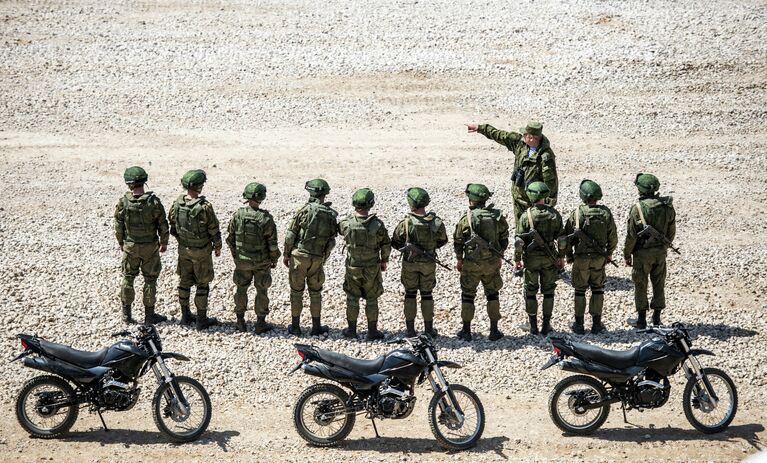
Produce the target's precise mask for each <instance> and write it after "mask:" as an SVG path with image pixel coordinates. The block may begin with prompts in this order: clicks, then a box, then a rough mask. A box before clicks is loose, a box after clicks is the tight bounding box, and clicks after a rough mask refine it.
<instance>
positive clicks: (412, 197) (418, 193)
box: [407, 187, 431, 209]
mask: <svg viewBox="0 0 767 463" xmlns="http://www.w3.org/2000/svg"><path fill="white" fill-rule="evenodd" d="M430 202H431V198H429V193H427V192H426V190H424V189H423V188H418V187H413V188H408V190H407V203H408V204H409V205H410V207H411V208H413V209H418V208H421V207H426V206H428V205H429V203H430Z"/></svg>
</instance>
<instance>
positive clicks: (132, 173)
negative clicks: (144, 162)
mask: <svg viewBox="0 0 767 463" xmlns="http://www.w3.org/2000/svg"><path fill="white" fill-rule="evenodd" d="M123 178H124V179H125V183H145V182H146V181H147V180H148V179H149V175H147V173H146V171H145V170H144V169H142V168H141V167H139V166H133V167H128V168H127V169H125V173H124V174H123Z"/></svg>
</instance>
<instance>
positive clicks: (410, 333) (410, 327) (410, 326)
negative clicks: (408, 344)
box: [405, 320, 416, 338]
mask: <svg viewBox="0 0 767 463" xmlns="http://www.w3.org/2000/svg"><path fill="white" fill-rule="evenodd" d="M405 327H407V337H408V338H414V337H416V332H415V320H405Z"/></svg>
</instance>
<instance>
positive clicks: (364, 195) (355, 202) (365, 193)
mask: <svg viewBox="0 0 767 463" xmlns="http://www.w3.org/2000/svg"><path fill="white" fill-rule="evenodd" d="M375 203H376V199H375V196H374V195H373V192H372V191H371V190H370V188H360V189H359V190H357V191H355V192H354V194H353V195H352V206H354V207H355V208H360V209H370V208H371V207H373V205H375Z"/></svg>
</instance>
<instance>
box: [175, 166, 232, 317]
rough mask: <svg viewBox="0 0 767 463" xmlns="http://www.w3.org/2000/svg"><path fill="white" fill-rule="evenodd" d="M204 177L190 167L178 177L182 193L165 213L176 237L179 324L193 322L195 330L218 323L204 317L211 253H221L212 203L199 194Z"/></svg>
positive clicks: (219, 232) (210, 269)
mask: <svg viewBox="0 0 767 463" xmlns="http://www.w3.org/2000/svg"><path fill="white" fill-rule="evenodd" d="M206 180H207V176H206V175H205V172H204V171H202V170H190V171H189V172H187V173H185V174H184V176H183V177H182V178H181V186H183V187H184V188H186V190H187V191H186V194H185V195H180V196H179V197H178V198H177V199H176V202H175V203H173V207H171V209H170V212H169V213H168V221H169V222H170V234H171V235H173V236H175V237H176V239H177V240H178V266H177V267H176V273H178V301H179V304H180V305H181V324H182V325H191V324H192V323H196V326H197V329H198V330H200V331H201V330H204V329H206V328H208V327H209V326H212V325H216V324H218V320H216V319H215V318H213V317H208V292H209V291H210V287H209V284H210V282H211V281H213V256H212V255H211V253H215V254H216V257H218V256H220V255H221V231H220V229H219V223H218V219H217V218H216V214H215V212H213V206H212V205H211V204H210V203H209V202H208V200H207V199H205V196H202V195H200V193H201V192H202V187H203V185H204V184H205V181H206ZM192 286H196V287H197V289H196V291H195V294H194V305H195V307H196V308H197V317H196V319H195V317H193V316H192V312H191V311H190V310H189V298H190V296H191V288H192Z"/></svg>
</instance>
